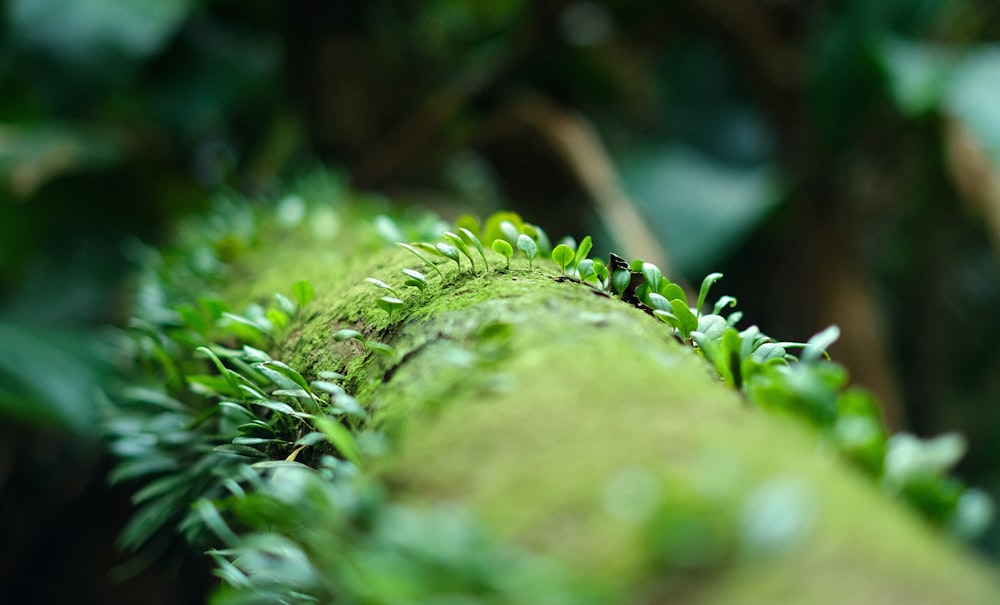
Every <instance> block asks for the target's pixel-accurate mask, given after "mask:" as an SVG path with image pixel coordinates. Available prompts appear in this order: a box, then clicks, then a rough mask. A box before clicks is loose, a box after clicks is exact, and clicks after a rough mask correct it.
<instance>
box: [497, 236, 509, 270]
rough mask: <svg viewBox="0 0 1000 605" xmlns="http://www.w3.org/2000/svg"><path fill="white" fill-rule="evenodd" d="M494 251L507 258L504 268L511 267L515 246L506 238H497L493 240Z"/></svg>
mask: <svg viewBox="0 0 1000 605" xmlns="http://www.w3.org/2000/svg"><path fill="white" fill-rule="evenodd" d="M493 251H494V252H496V253H497V254H499V255H500V256H502V257H504V258H505V259H507V264H506V265H505V266H504V268H505V269H510V259H511V257H512V256H514V248H513V247H512V246H511V245H510V244H509V243H508V242H507V241H506V240H502V239H495V240H493Z"/></svg>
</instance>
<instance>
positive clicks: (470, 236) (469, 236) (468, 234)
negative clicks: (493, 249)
mask: <svg viewBox="0 0 1000 605" xmlns="http://www.w3.org/2000/svg"><path fill="white" fill-rule="evenodd" d="M458 231H459V233H461V234H462V237H464V238H465V239H466V241H468V242H469V243H470V244H472V246H473V247H474V248H475V249H476V250H477V251H478V252H479V256H481V257H482V258H483V265H484V266H485V267H486V268H487V269H489V268H490V265H489V263H487V262H486V251H485V250H484V249H483V242H481V241H479V238H478V237H476V234H475V233H473V232H472V231H470V230H469V229H466V228H465V227H459V228H458Z"/></svg>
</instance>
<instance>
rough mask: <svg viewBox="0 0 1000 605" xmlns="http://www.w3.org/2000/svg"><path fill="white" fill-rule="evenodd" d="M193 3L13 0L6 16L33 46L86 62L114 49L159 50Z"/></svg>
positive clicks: (170, 0)
mask: <svg viewBox="0 0 1000 605" xmlns="http://www.w3.org/2000/svg"><path fill="white" fill-rule="evenodd" d="M193 7H194V3H191V2H189V1H188V0H142V1H139V2H119V1H118V0H10V4H9V7H8V10H7V18H8V19H9V21H10V25H11V29H12V30H13V31H14V32H16V35H17V36H18V37H19V38H21V39H22V40H24V41H25V42H27V43H28V44H30V45H32V46H35V47H38V48H42V49H44V50H45V51H47V52H49V53H51V54H53V55H55V56H58V57H60V58H61V59H63V60H66V61H69V62H72V63H83V62H91V61H95V60H98V59H101V58H103V57H104V55H105V53H107V52H109V51H110V52H116V53H121V54H124V55H126V56H130V57H134V58H141V57H145V56H148V55H150V54H152V53H154V52H156V51H157V50H159V49H160V48H161V47H162V46H163V44H164V43H166V41H167V40H168V39H169V37H170V36H171V35H172V34H173V33H174V30H176V29H177V27H178V26H179V25H180V24H181V23H182V22H183V20H184V18H185V17H186V16H187V14H188V11H189V10H191V8H193Z"/></svg>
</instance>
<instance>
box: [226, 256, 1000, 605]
mask: <svg viewBox="0 0 1000 605" xmlns="http://www.w3.org/2000/svg"><path fill="white" fill-rule="evenodd" d="M491 258H492V259H493V263H494V264H493V265H492V266H491V268H490V270H489V271H488V272H484V271H482V267H480V273H479V274H472V273H470V272H469V271H468V265H467V264H466V265H465V269H463V270H462V271H461V272H458V271H456V269H455V267H454V266H450V267H447V268H445V267H444V266H442V269H443V270H445V272H446V275H447V279H446V280H442V279H441V278H440V277H438V276H437V274H436V273H435V272H433V271H428V270H426V269H427V268H426V267H420V266H419V261H417V260H416V259H415V258H414V257H412V256H410V255H409V254H407V253H406V252H403V251H399V250H395V251H393V250H389V251H384V252H381V253H377V254H375V255H374V256H372V257H371V258H369V259H367V262H366V263H365V264H364V266H360V268H358V269H357V270H354V269H352V268H350V267H346V268H345V267H341V268H337V269H334V268H332V267H333V265H336V264H337V262H338V261H337V260H336V259H332V261H331V260H328V261H327V262H317V261H318V260H319V261H322V256H318V255H317V253H316V252H315V251H310V250H308V246H303V247H302V249H300V250H299V251H298V255H297V256H296V255H290V256H288V257H287V258H283V259H282V261H281V262H282V264H283V265H284V266H285V267H290V266H294V267H297V268H301V269H303V270H304V273H303V274H301V275H300V274H298V273H296V274H294V275H291V276H290V275H289V271H288V270H287V268H286V269H282V268H274V267H272V268H271V269H270V271H272V272H274V275H272V278H276V277H279V276H280V277H283V278H284V279H285V281H286V282H287V281H288V280H289V277H291V278H292V279H298V278H300V277H307V278H309V279H311V280H312V281H313V283H314V284H315V286H316V290H317V299H316V300H315V301H314V302H313V303H311V304H310V306H309V307H308V308H307V309H306V313H305V314H304V316H303V318H302V320H301V322H300V325H299V326H298V328H297V329H296V330H294V331H293V332H292V334H291V336H290V337H289V338H288V339H287V340H286V342H285V343H284V344H283V346H282V349H283V350H282V358H284V359H287V360H288V362H289V363H290V364H292V365H293V366H295V367H297V368H299V369H300V370H301V371H303V373H304V374H312V373H315V372H318V371H322V370H336V371H341V372H347V373H348V385H349V386H350V390H352V392H354V393H355V395H356V396H357V397H358V399H359V400H361V401H362V403H364V404H366V405H367V406H369V407H370V409H372V410H373V411H374V422H375V423H376V424H377V425H378V426H379V427H380V428H382V429H384V430H385V431H386V432H387V433H388V434H389V435H390V436H392V437H393V439H392V443H393V444H394V445H393V448H394V449H393V451H392V453H391V454H390V455H388V456H386V457H384V458H381V459H379V460H378V462H377V463H376V468H375V469H374V471H375V472H376V473H378V474H379V475H380V476H381V477H383V478H384V479H385V481H386V482H387V484H388V485H389V486H391V487H392V489H393V490H394V494H395V497H397V498H399V499H400V500H403V501H407V502H410V503H416V504H418V505H426V506H428V507H432V506H436V505H439V504H441V503H444V502H448V503H455V502H458V503H460V504H461V505H464V506H467V507H469V508H470V509H471V510H472V511H473V512H474V513H475V514H476V515H478V516H479V517H480V518H481V519H483V520H484V521H485V522H486V523H487V524H488V526H489V527H490V528H492V531H493V532H495V533H496V535H497V536H499V537H500V538H502V539H507V540H511V541H514V542H516V543H518V544H521V545H524V546H527V547H529V548H530V549H532V550H534V551H536V552H539V553H544V554H546V555H550V556H551V557H553V558H555V559H556V560H560V561H562V562H564V563H565V564H566V565H568V566H569V567H570V568H571V569H573V570H574V571H575V573H578V574H579V575H580V577H581V578H587V580H588V581H595V582H597V583H598V584H600V585H602V586H603V587H604V588H605V589H607V590H611V591H613V592H614V593H615V594H618V595H620V597H616V602H620V603H667V602H670V603H718V604H723V603H725V604H734V603H748V604H749V603H765V602H783V603H799V604H810V603H814V604H825V603H838V604H840V603H880V604H881V603H908V604H909V603H942V602H953V603H959V602H960V603H989V602H991V601H993V600H994V599H995V598H996V595H997V594H1000V584H998V582H997V578H996V575H995V574H994V572H993V571H992V570H990V569H988V567H987V566H986V565H985V564H984V563H982V562H980V561H979V560H977V559H976V558H974V557H973V556H971V555H969V554H968V553H966V552H963V551H962V550H961V548H960V547H958V546H957V545H955V544H952V543H951V542H949V541H948V540H947V539H945V538H944V537H943V536H941V535H940V534H938V533H937V532H936V531H934V530H932V529H930V528H929V527H926V526H925V525H924V523H923V522H922V521H921V520H919V519H918V518H917V517H916V516H915V514H914V513H912V512H911V511H910V510H909V509H907V508H905V507H903V506H902V505H901V504H899V503H897V502H895V501H893V500H891V499H889V498H888V497H887V496H885V495H884V494H882V493H881V492H880V490H879V489H878V488H877V486H875V485H873V484H872V483H871V482H870V481H869V480H867V479H865V478H864V477H862V476H861V475H860V474H859V473H857V472H855V471H854V470H853V469H852V468H850V467H849V466H848V465H846V464H845V463H843V462H842V461H840V460H838V459H836V458H835V456H833V455H832V454H831V453H830V452H829V450H828V449H827V448H825V447H824V446H823V445H822V442H821V441H820V440H819V439H818V438H817V436H816V435H814V434H812V433H811V432H810V431H809V430H808V429H806V428H805V427H804V426H801V425H799V424H798V423H796V422H794V421H792V420H790V419H787V418H779V417H774V416H771V415H768V414H765V413H762V412H760V411H759V410H755V409H751V408H750V407H749V406H747V405H746V404H745V403H744V402H743V401H742V400H741V399H740V397H739V396H738V394H737V393H735V392H734V391H732V390H731V389H729V388H727V387H725V386H724V385H723V384H721V383H720V382H719V381H718V379H717V378H715V377H714V376H713V375H712V372H711V369H710V368H709V366H708V365H707V364H706V363H704V362H703V360H701V359H700V358H699V357H697V355H695V354H694V352H693V351H691V350H690V349H688V348H686V347H684V346H682V345H681V344H680V343H678V342H676V341H675V340H674V339H672V338H671V337H670V336H669V334H668V331H667V329H666V327H665V326H664V325H663V324H661V323H660V322H659V321H658V320H656V319H655V318H652V317H650V316H648V315H646V314H644V313H642V312H641V311H639V310H637V309H635V308H633V307H630V306H629V305H626V304H624V303H621V302H620V301H618V300H614V299H611V298H608V297H605V296H601V295H599V294H596V293H594V292H592V291H591V290H590V289H588V288H586V287H583V286H580V285H579V284H576V283H572V282H568V281H565V280H560V279H558V273H557V272H556V270H555V269H553V268H552V267H551V266H550V265H547V264H543V263H540V262H536V263H535V268H534V270H532V271H529V270H528V267H527V263H526V262H524V261H520V260H518V261H515V262H514V263H513V265H512V268H511V270H509V271H503V270H501V269H500V267H501V266H502V265H503V263H504V261H502V260H500V259H499V257H497V256H494V255H491ZM264 264H265V265H266V264H267V263H264ZM405 266H410V267H414V268H419V269H421V270H424V271H425V273H426V274H427V277H428V282H429V286H428V289H427V291H426V292H419V291H417V290H416V289H411V288H403V287H400V291H401V293H402V294H403V298H404V300H405V302H406V307H405V308H404V309H402V310H400V311H398V312H396V313H395V314H394V315H393V317H392V321H391V322H390V321H389V317H388V315H387V314H386V312H385V311H382V310H381V309H378V308H377V307H376V306H375V305H374V299H375V298H376V297H377V295H378V294H379V293H378V292H377V291H376V290H375V289H374V288H373V287H372V286H371V285H369V284H366V283H365V282H364V277H366V276H373V277H377V278H379V279H381V280H383V281H386V282H389V283H390V284H393V285H396V284H399V283H400V282H402V278H401V275H400V273H399V269H401V268H402V267H405ZM306 269H308V270H306ZM258 286H259V288H258ZM253 290H254V291H258V292H268V291H273V285H272V284H270V283H269V281H268V279H266V278H262V279H260V280H258V281H257V282H256V283H255V286H254V288H253ZM244 296H247V297H251V298H252V296H253V293H252V292H248V293H244ZM345 327H349V328H353V329H357V330H359V331H361V332H363V333H365V334H366V336H367V337H368V338H373V339H376V340H380V341H383V342H386V343H388V344H391V345H392V346H393V347H394V348H395V349H396V352H397V353H396V355H395V357H393V358H389V357H385V356H379V355H375V354H372V353H366V352H365V351H364V350H363V349H362V347H361V346H360V344H359V343H357V342H356V341H347V342H344V343H335V342H333V340H332V334H333V333H334V332H336V330H338V329H341V328H345Z"/></svg>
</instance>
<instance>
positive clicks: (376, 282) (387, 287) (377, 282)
mask: <svg viewBox="0 0 1000 605" xmlns="http://www.w3.org/2000/svg"><path fill="white" fill-rule="evenodd" d="M365 281H366V282H368V283H370V284H371V285H373V286H375V287H376V288H381V289H383V290H388V291H389V292H392V295H393V296H399V294H398V293H397V292H396V290H395V289H394V288H393V287H392V286H390V285H389V284H387V283H385V282H384V281H382V280H380V279H375V278H374V277H366V278H365Z"/></svg>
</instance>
